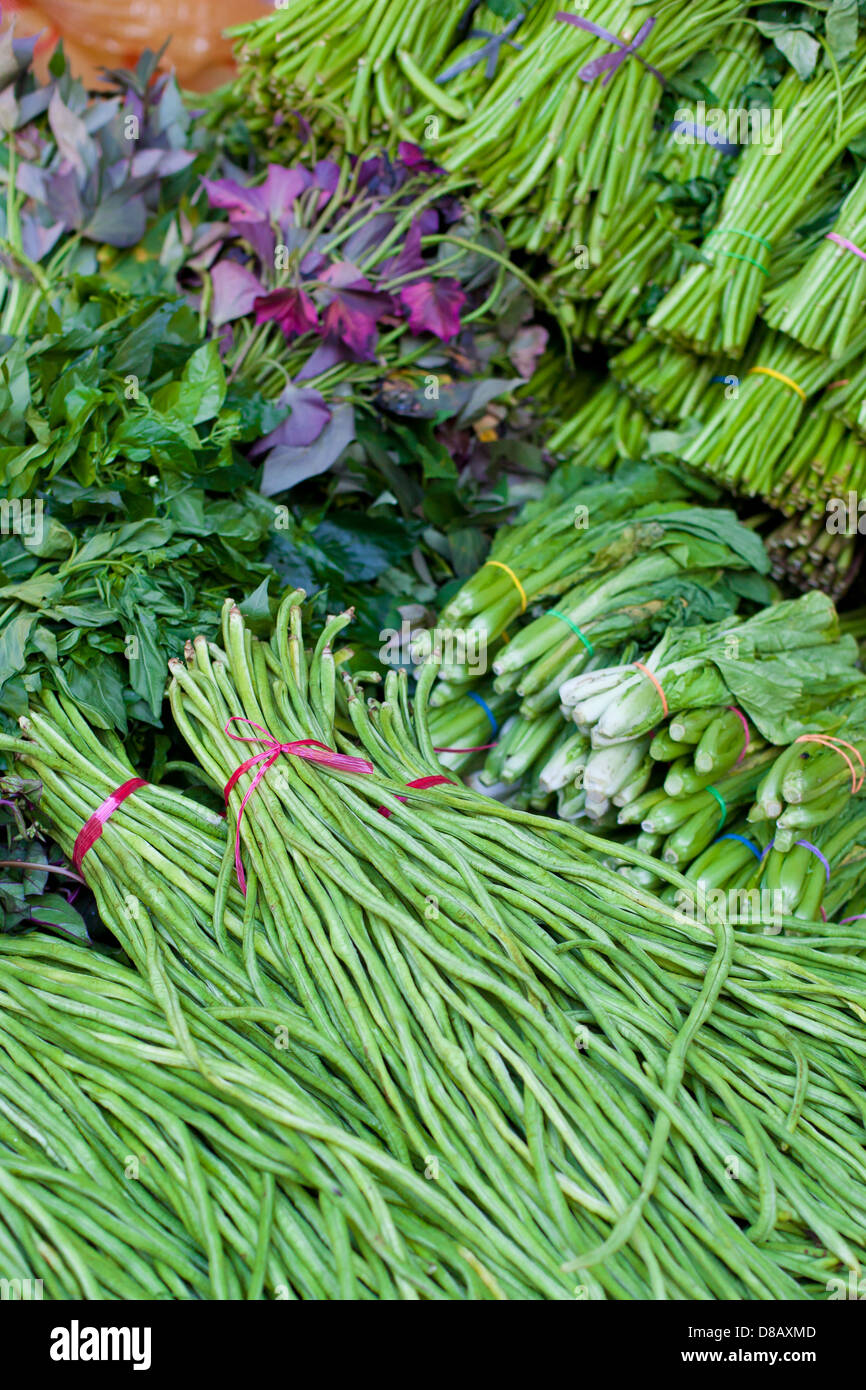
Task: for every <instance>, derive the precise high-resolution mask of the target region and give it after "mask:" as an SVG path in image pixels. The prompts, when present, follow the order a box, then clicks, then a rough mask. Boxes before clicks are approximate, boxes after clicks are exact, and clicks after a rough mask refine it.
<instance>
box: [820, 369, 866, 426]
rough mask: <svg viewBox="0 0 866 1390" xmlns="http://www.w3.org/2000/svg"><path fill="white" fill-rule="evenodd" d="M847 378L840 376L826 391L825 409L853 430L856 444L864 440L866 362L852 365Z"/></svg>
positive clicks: (865, 421) (865, 423) (865, 424)
mask: <svg viewBox="0 0 866 1390" xmlns="http://www.w3.org/2000/svg"><path fill="white" fill-rule="evenodd" d="M848 371H849V372H850V375H849V376H844V375H843V376H842V377H841V379H840V380H839V381H838V382H833V383H832V391H831V390H829V389H828V392H827V399H826V408H827V410H829V411H830V412H831V413H832V414H833V415H835V416H838V418H839V419H840V420H842V422H843V423H844V424H845V425H846V426H847V427H848V429H849V430H853V431H854V433H855V434H856V435H857V439H858V442H862V440H863V439H866V360H864V361H859V362H856V363H853V364H852V366H851V367H849V368H848Z"/></svg>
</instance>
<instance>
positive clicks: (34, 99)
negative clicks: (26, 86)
mask: <svg viewBox="0 0 866 1390" xmlns="http://www.w3.org/2000/svg"><path fill="white" fill-rule="evenodd" d="M50 100H51V92H50V90H49V88H48V87H37V89H36V91H35V92H27V93H26V95H25V96H23V97H22V98H21V100H20V101H19V103H18V120H19V124H20V125H27V123H28V121H35V120H36V117H37V116H42V115H44V113H45V112H46V111H47V110H48V103H49V101H50Z"/></svg>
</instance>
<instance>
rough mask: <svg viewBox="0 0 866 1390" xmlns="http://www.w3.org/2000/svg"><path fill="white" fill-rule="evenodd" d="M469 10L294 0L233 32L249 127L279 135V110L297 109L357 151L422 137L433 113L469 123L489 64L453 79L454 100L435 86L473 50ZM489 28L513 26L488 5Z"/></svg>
mask: <svg viewBox="0 0 866 1390" xmlns="http://www.w3.org/2000/svg"><path fill="white" fill-rule="evenodd" d="M464 13H465V6H462V5H460V4H450V3H449V4H439V5H419V4H410V5H407V4H406V3H405V0H375V2H374V3H373V4H372V5H370V4H369V3H353V0H348V3H347V0H315V2H314V0H297V3H294V0H293V3H292V5H291V6H290V7H282V8H279V9H276V10H275V12H274V13H273V14H270V15H268V16H266V17H264V18H262V19H261V20H258V21H257V22H256V23H254V24H252V25H247V26H244V27H243V28H239V29H237V30H235V31H234V33H235V34H236V35H237V37H238V38H239V40H240V43H239V48H238V62H239V66H240V75H239V79H238V82H237V83H236V85H235V89H234V92H233V99H234V100H235V101H236V102H237V103H238V104H239V105H243V106H244V110H245V115H244V118H245V120H246V123H247V125H248V126H249V128H250V130H251V131H268V133H269V134H270V135H272V134H273V126H274V122H273V117H274V114H275V113H276V112H279V113H281V114H282V115H288V113H289V112H291V111H298V112H300V114H301V115H302V116H303V117H304V118H305V119H306V120H308V121H309V122H310V123H311V124H312V126H313V128H314V130H315V131H316V132H317V133H320V134H321V135H322V136H323V137H328V138H334V139H336V140H337V141H338V142H339V143H340V144H341V145H342V146H344V147H345V148H346V149H347V150H349V151H350V152H354V151H355V150H357V149H358V148H360V147H362V146H363V144H364V143H366V141H367V140H368V139H369V138H370V137H371V136H379V135H383V136H385V137H386V138H387V137H388V135H392V136H393V137H394V139H397V138H398V137H399V138H401V139H410V140H416V139H418V138H419V137H420V136H423V134H424V126H425V123H426V121H427V120H428V118H429V116H430V115H433V114H438V115H439V117H440V118H441V119H442V120H446V119H447V120H448V121H449V123H453V122H454V121H455V120H461V119H463V118H464V117H465V115H466V114H467V110H468V107H467V106H466V105H465V104H464V103H465V102H466V101H471V100H472V91H473V89H481V88H483V87H484V86H486V77H485V65H484V62H483V61H482V62H480V63H479V65H478V66H477V67H476V66H475V65H473V66H471V67H470V68H468V69H467V71H466V72H465V74H462V75H460V77H459V79H457V80H455V81H454V95H453V96H452V95H449V94H446V92H445V90H444V88H442V87H441V86H437V85H436V84H435V81H434V79H435V77H436V75H437V74H438V72H439V69H440V67H442V68H444V66H445V63H446V61H448V60H450V59H451V57H452V56H453V55H455V54H456V55H457V56H458V58H459V56H462V55H463V52H464V51H465V50H464V49H463V48H461V47H460V45H461V40H463V39H464V36H465V31H466V27H467V26H466V25H465V23H464V22H463V17H464ZM483 22H484V24H485V25H489V26H490V28H491V30H492V31H495V32H497V33H498V32H501V30H502V29H503V28H504V27H505V26H504V25H503V23H502V20H501V19H500V18H499V16H498V15H497V14H496V13H495V11H493V10H490V9H488V8H487V7H486V6H485V7H484V14H483ZM478 47H479V45H478V43H477V42H475V41H472V43H471V44H468V45H466V48H467V49H477V48H478Z"/></svg>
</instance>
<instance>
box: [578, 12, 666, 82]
mask: <svg viewBox="0 0 866 1390" xmlns="http://www.w3.org/2000/svg"><path fill="white" fill-rule="evenodd" d="M555 18H556V19H558V20H559V21H560V22H561V23H562V24H574V25H576V27H577V28H578V29H584V30H585V31H586V32H587V33H588V34H594V35H595V37H596V38H597V39H607V42H608V43H615V44H616V46H617V48H618V49H619V52H618V53H605V54H603V55H602V57H601V58H593V59H592V60H591V61H590V62H588V63H585V64H584V66H583V67H582V68H581V69H580V71H579V72H578V74H577V75H578V77H579V78H580V80H581V82H594V81H595V79H596V77H599V76H600V75H601V74H602V73H603V72H606V73H607V76H606V77H605V79H604V81H603V82H602V84H601V85H602V86H603V87H605V86H607V84H608V82H609V81H610V79H611V78H612V77H613V75H614V73H615V72H616V70H617V68H619V67H621V66H622V64H623V63H624V62H625V61H626V59H627V58H628V56H629V54H630V53H634V55H635V57H636V58H637V59H638V61H639V62H641V63H643V65H644V67H645V68H646V70H647V72H651V73H652V75H653V77H657V78H658V80H659V82H661V84H662V86H663V87H664V86H666V81H665V78H664V77H663V76H662V74H661V73H660V72H659V70H658V68H654V67H653V66H652V64H651V63H648V62H647V60H646V58H641V56H640V54H639V53H638V52H637V49H638V48H639V47H640V45H641V44H642V43H643V41H644V39H646V38H649V35H650V34H651V33H652V30H653V28H654V27H655V20H654V19H653V18H650V19H646V20H644V22H643V24H642V25H641V27H640V29H638V31H637V33H636V34H635V36H634V38H633V39H632V41H631V43H626V42H625V40H624V39H619V38H617V36H616V34H611V33H610V31H609V30H608V29H602V27H601V25H600V24H593V22H592V20H591V19H584V18H583V16H582V15H577V14H565V13H563V11H562V10H557V12H556V15H555Z"/></svg>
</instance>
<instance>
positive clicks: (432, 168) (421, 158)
mask: <svg viewBox="0 0 866 1390" xmlns="http://www.w3.org/2000/svg"><path fill="white" fill-rule="evenodd" d="M397 154H398V156H399V158H400V159H401V160H402V161H403V163H404V164H405V165H406V167H407V169H411V170H412V171H413V173H416V174H444V172H445V170H444V169H442V168H440V166H439V165H438V164H434V163H433V161H432V159H428V158H427V156H426V154H425V153H424V151H423V150H422V149H420V148H419V147H418V145H413V144H411V142H410V141H408V140H401V141H400V144H399V145H398V147H397Z"/></svg>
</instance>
